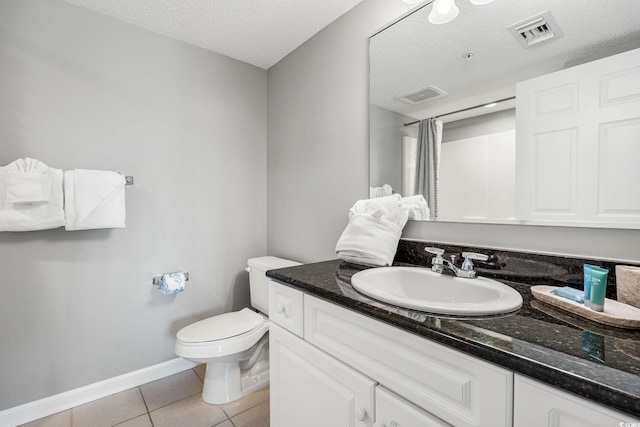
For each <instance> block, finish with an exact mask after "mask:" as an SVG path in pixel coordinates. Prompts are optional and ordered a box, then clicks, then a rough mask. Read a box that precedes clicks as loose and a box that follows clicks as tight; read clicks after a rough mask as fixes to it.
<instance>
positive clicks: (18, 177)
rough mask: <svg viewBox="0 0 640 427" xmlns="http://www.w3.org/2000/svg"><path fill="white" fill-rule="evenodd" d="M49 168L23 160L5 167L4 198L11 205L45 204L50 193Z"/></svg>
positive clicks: (28, 159) (35, 161)
mask: <svg viewBox="0 0 640 427" xmlns="http://www.w3.org/2000/svg"><path fill="white" fill-rule="evenodd" d="M48 169H49V167H48V166H47V165H45V164H44V163H42V162H41V161H39V160H35V159H30V158H28V157H27V158H25V159H18V160H16V161H14V162H11V163H9V164H8V165H7V166H6V167H5V173H6V175H5V197H6V202H7V203H11V204H23V203H26V204H34V203H47V202H48V201H49V196H50V193H51V175H50V174H48V173H46V172H47V170H48Z"/></svg>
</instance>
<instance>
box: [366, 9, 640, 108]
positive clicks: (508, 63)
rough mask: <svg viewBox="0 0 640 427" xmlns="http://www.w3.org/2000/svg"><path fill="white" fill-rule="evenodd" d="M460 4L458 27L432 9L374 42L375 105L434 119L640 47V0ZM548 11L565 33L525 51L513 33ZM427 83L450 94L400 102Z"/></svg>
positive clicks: (424, 10) (381, 34) (386, 31)
mask: <svg viewBox="0 0 640 427" xmlns="http://www.w3.org/2000/svg"><path fill="white" fill-rule="evenodd" d="M456 3H457V5H458V7H459V9H460V14H459V15H458V17H457V18H456V19H455V20H453V21H452V22H449V23H447V24H443V25H434V24H431V23H429V22H428V21H427V17H428V15H429V12H430V11H431V6H426V7H424V8H422V9H420V10H418V11H416V12H414V13H413V14H411V15H409V16H407V17H406V18H404V19H403V20H402V21H400V22H398V23H396V24H394V25H392V26H390V27H388V28H387V29H385V30H384V31H382V32H380V33H378V34H377V35H375V36H374V37H372V39H371V43H370V60H371V75H370V81H371V90H370V94H371V95H370V96H371V103H372V104H374V105H377V106H380V107H383V108H386V109H388V110H392V111H397V112H399V113H402V114H406V115H408V116H411V117H415V118H418V119H423V118H426V117H433V116H436V115H440V114H444V113H448V112H451V111H457V110H459V109H462V108H466V107H469V106H472V105H478V104H483V103H487V102H491V101H494V100H498V99H502V98H507V97H510V96H513V95H515V84H516V82H518V81H521V80H525V79H530V78H533V77H536V76H539V75H541V74H546V73H550V72H553V71H557V70H560V69H563V68H566V67H567V66H571V65H576V64H577V63H580V62H585V61H586V60H591V59H596V58H598V57H604V56H607V55H611V54H615V53H619V52H621V51H623V50H627V49H630V48H634V47H640V21H639V20H638V17H640V0H615V1H605V0H495V1H494V2H493V3H490V4H488V5H484V6H474V5H472V4H471V3H470V2H469V0H456ZM545 11H550V12H551V14H552V15H553V17H554V18H555V20H556V22H557V24H558V26H559V27H560V29H561V30H562V31H563V33H564V34H563V35H562V36H561V37H559V38H557V39H555V40H553V41H550V42H545V43H541V44H539V45H537V46H532V47H529V48H528V49H525V48H523V47H522V46H521V45H520V43H518V41H517V40H516V38H514V36H513V35H512V34H511V33H510V32H509V31H508V30H507V27H508V26H509V25H511V24H515V23H517V22H520V21H522V20H524V19H527V18H529V17H531V16H534V15H537V14H539V13H542V12H545ZM467 52H472V53H473V54H474V55H473V58H472V59H471V60H470V61H467V60H465V59H464V58H463V55H464V54H465V53H467ZM427 85H434V86H436V87H438V88H440V89H442V90H444V91H445V92H447V93H448V95H447V96H445V97H441V98H435V99H433V100H431V101H426V102H424V103H421V104H419V105H415V106H413V105H410V104H407V103H405V102H402V101H399V100H397V99H395V97H396V96H398V95H403V94H406V93H407V92H411V91H414V90H417V89H420V88H423V87H425V86H427ZM487 112H489V111H488V110H487ZM451 118H452V117H449V119H451ZM458 118H459V117H458Z"/></svg>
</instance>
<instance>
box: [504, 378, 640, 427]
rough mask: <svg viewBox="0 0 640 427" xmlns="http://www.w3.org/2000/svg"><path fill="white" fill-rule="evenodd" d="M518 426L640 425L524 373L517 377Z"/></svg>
mask: <svg viewBox="0 0 640 427" xmlns="http://www.w3.org/2000/svg"><path fill="white" fill-rule="evenodd" d="M514 388H515V393H514V414H513V415H514V421H513V424H514V426H515V427H545V426H546V427H573V426H576V427H577V426H579V427H619V426H625V425H640V423H639V422H638V421H639V420H637V419H633V418H632V417H631V416H630V415H625V414H622V413H619V412H616V411H612V410H611V409H608V408H605V407H604V406H601V405H598V404H595V403H593V402H590V401H588V400H586V399H582V398H580V397H578V396H574V395H572V394H569V393H567V392H564V391H562V390H559V389H556V388H553V387H550V386H548V385H545V384H542V383H540V382H538V381H535V380H532V379H530V378H526V377H523V376H521V375H516V376H515V381H514Z"/></svg>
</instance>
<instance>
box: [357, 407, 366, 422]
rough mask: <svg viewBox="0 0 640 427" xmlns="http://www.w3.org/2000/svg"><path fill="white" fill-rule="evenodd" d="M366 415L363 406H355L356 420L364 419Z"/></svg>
mask: <svg viewBox="0 0 640 427" xmlns="http://www.w3.org/2000/svg"><path fill="white" fill-rule="evenodd" d="M366 416H367V411H366V409H364V408H357V409H356V420H358V421H364V419H365V418H366Z"/></svg>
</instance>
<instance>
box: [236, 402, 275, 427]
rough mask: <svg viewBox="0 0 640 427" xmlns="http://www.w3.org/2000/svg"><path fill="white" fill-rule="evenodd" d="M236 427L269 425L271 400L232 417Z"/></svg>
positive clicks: (266, 426) (267, 426)
mask: <svg viewBox="0 0 640 427" xmlns="http://www.w3.org/2000/svg"><path fill="white" fill-rule="evenodd" d="M231 421H232V422H233V425H234V426H235V427H269V401H266V402H262V403H261V404H259V405H258V406H254V407H253V408H251V409H249V410H248V411H245V412H242V413H241V414H238V415H236V416H235V417H233V418H231Z"/></svg>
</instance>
